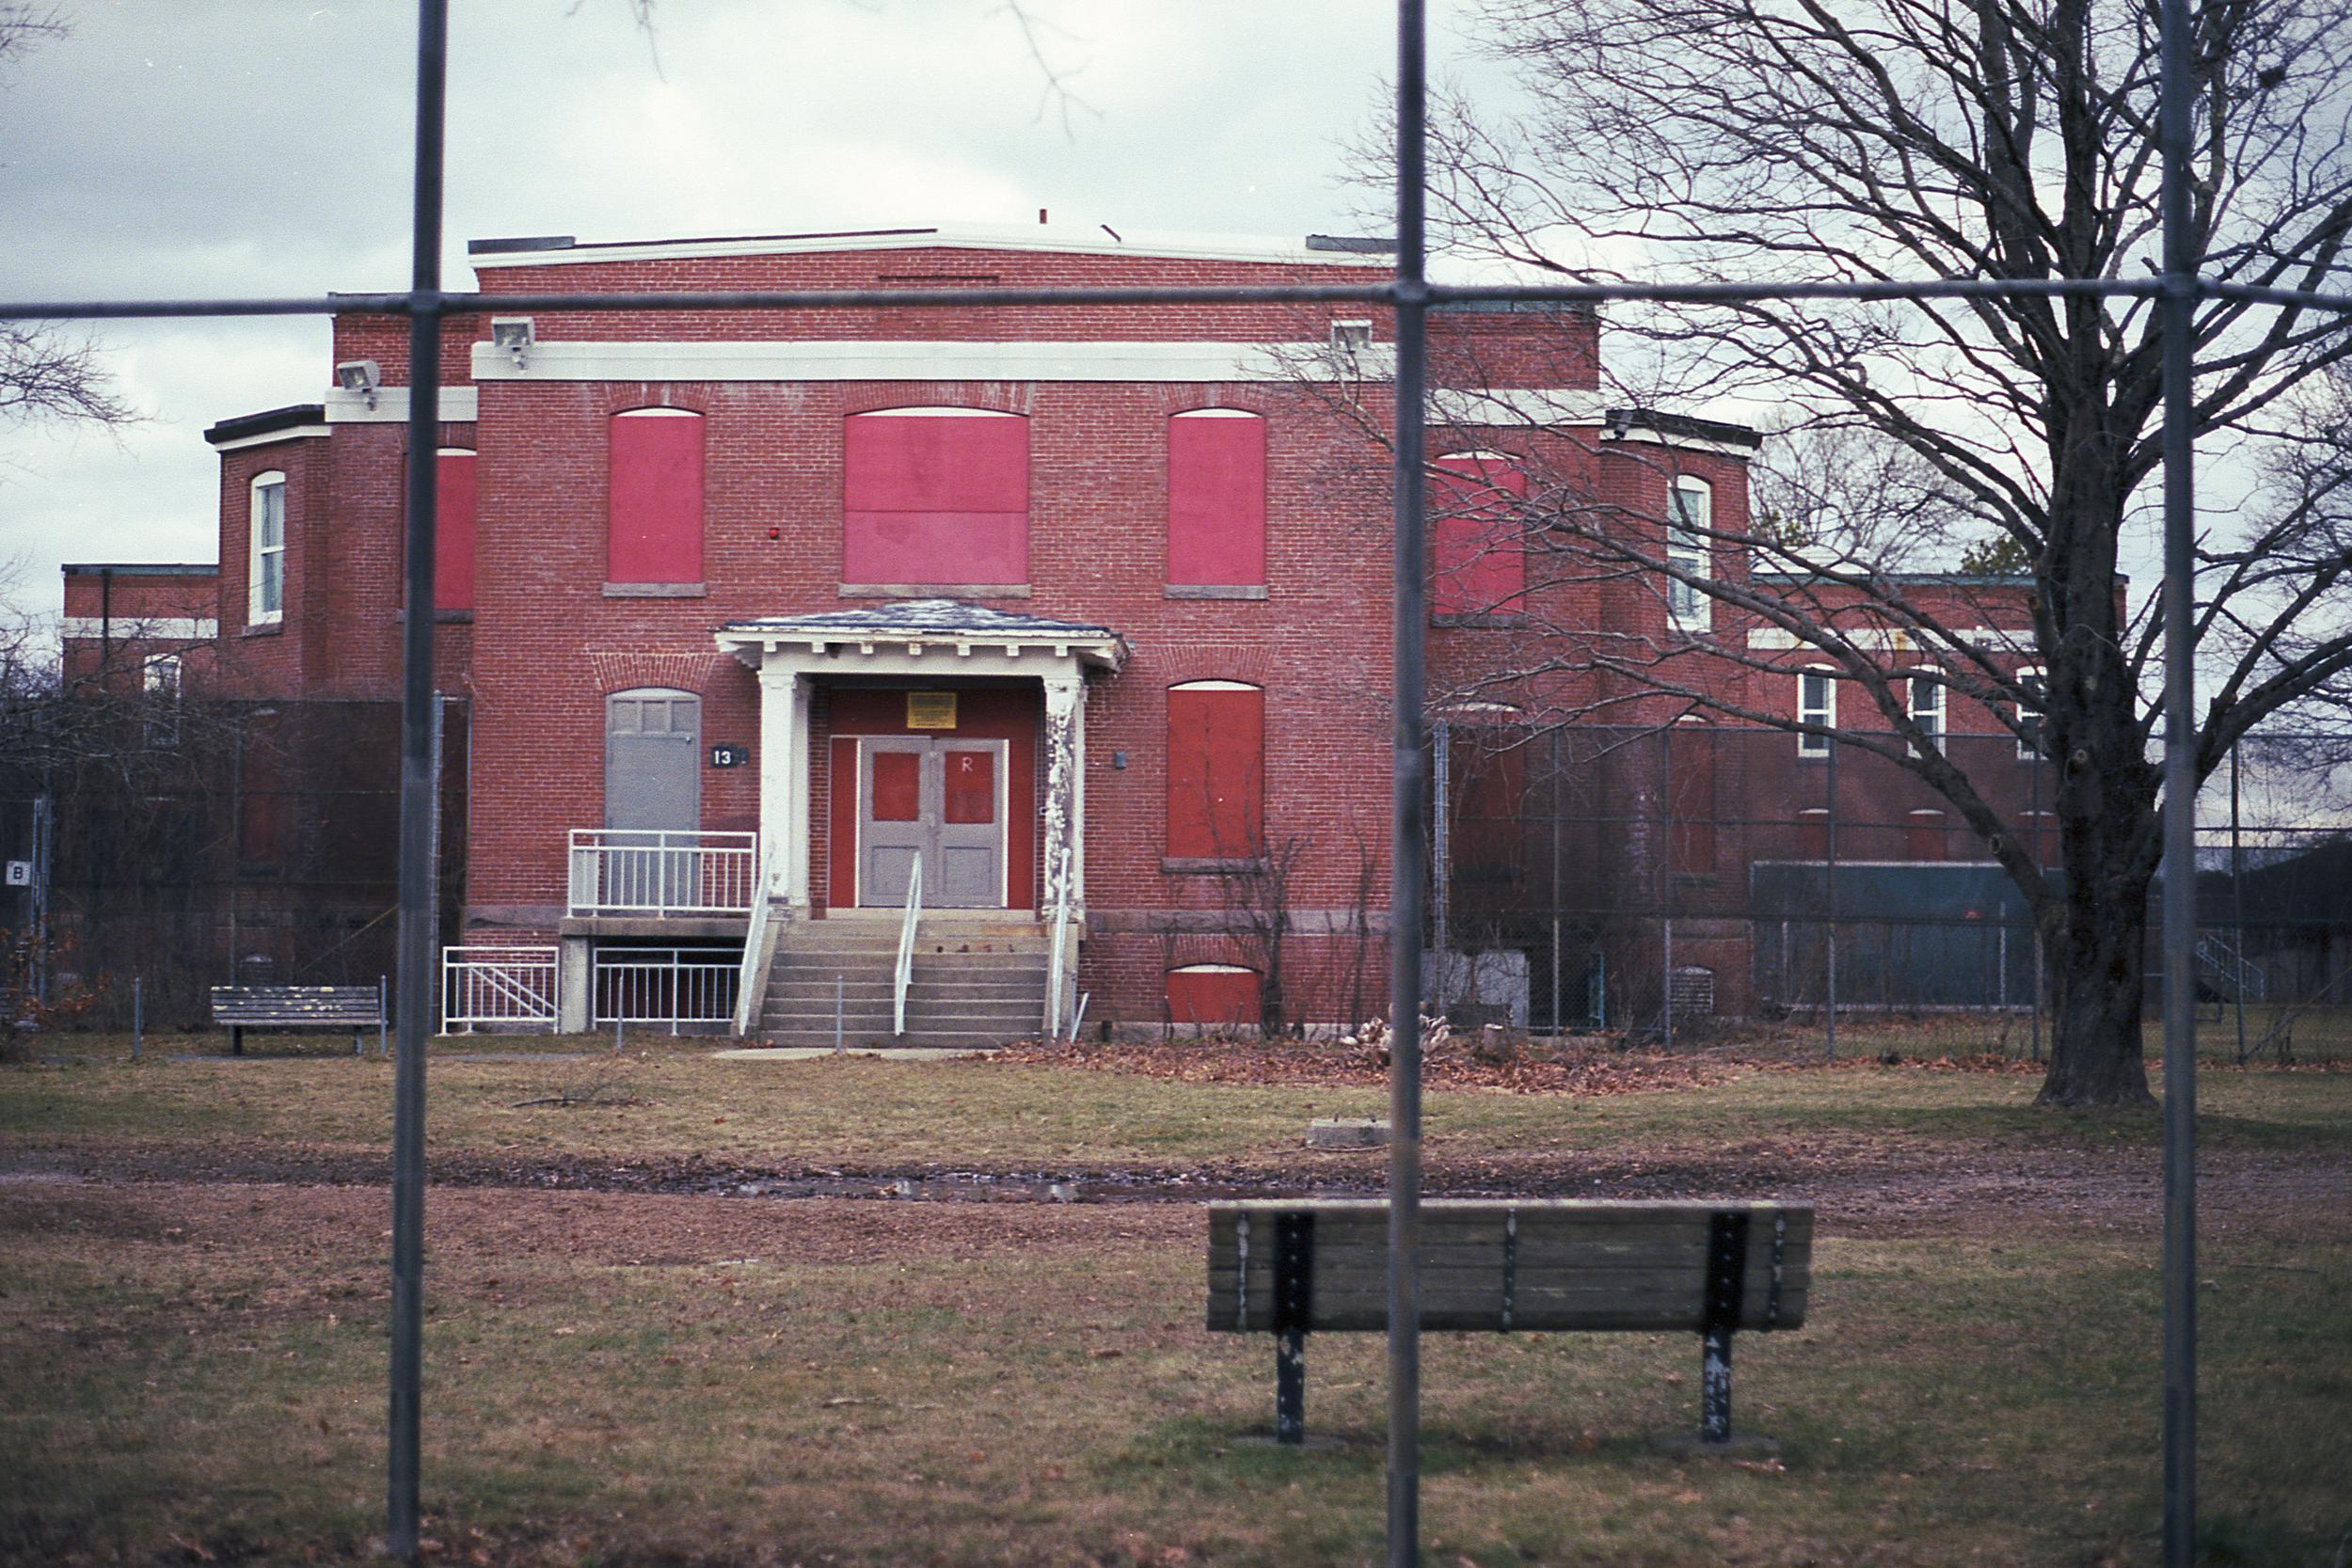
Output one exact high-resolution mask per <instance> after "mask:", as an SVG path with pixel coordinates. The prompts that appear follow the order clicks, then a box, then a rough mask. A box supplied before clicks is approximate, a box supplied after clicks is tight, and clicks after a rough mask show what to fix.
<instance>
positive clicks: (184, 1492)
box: [0, 1183, 2352, 1568]
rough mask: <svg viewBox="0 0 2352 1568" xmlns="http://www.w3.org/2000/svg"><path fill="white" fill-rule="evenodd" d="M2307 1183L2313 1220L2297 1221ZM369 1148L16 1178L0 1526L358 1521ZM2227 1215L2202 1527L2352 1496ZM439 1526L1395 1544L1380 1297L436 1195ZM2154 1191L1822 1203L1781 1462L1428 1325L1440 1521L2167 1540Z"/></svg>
mask: <svg viewBox="0 0 2352 1568" xmlns="http://www.w3.org/2000/svg"><path fill="white" fill-rule="evenodd" d="M2309 1217H2310V1216H2309V1215H2305V1216H2302V1218H2303V1219H2308V1218H2309ZM382 1223H383V1206H382V1195H381V1194H380V1193H372V1192H362V1191H349V1190H342V1191H336V1190H324V1189H315V1188H275V1189H253V1188H232V1187H176V1186H160V1187H147V1188H138V1189H131V1190H119V1189H107V1188H97V1187H87V1186H79V1185H59V1184H50V1183H40V1184H35V1183H18V1184H16V1185H15V1186H14V1187H13V1190H12V1191H11V1192H10V1194H9V1201H8V1205H7V1207H6V1209H5V1211H0V1228H4V1229H5V1232H6V1238H7V1247H8V1252H9V1253H11V1254H12V1255H14V1256H16V1257H17V1258H18V1259H20V1260H21V1262H20V1266H18V1267H15V1268H13V1269H12V1270H11V1273H12V1275H13V1277H12V1279H11V1282H10V1284H9V1286H8V1291H7V1294H6V1295H5V1297H0V1340H4V1341H5V1343H6V1345H7V1346H8V1355H7V1356H6V1357H5V1359H4V1360H0V1412H5V1413H0V1478H5V1479H0V1556H4V1557H5V1558H6V1559H7V1560H9V1561H12V1562H35V1561H40V1562H64V1563H75V1562H86V1561H87V1562H97V1561H155V1562H203V1561H212V1560H219V1561H272V1562H276V1561H299V1560H313V1559H316V1560H343V1559H347V1558H349V1557H352V1556H355V1555H358V1554H359V1553H360V1552H362V1551H363V1550H364V1549H365V1547H366V1544H367V1542H368V1541H369V1539H370V1537H371V1536H372V1534H373V1532H374V1530H375V1529H376V1528H377V1509H378V1506H379V1503H378V1497H379V1484H380V1471H379V1466H380V1463H381V1454H380V1449H379V1447H378V1444H379V1441H380V1439H379V1433H380V1421H381V1411H382V1404H381V1378H382V1363H381V1343H382V1338H381V1336H382V1330H383V1313H384V1289H383V1282H384V1259H383V1248H384V1243H383V1239H382ZM2300 1223H2301V1221H2300V1220H2298V1221H2297V1222H2296V1223H2295V1224H2289V1223H2287V1220H2286V1215H2285V1214H2284V1213H2283V1212H2279V1211H2277V1210H2275V1209H2265V1212H2264V1213H2263V1214H2261V1215H2257V1216H2255V1217H2254V1218H2252V1219H2251V1220H2244V1221H2233V1223H2232V1224H2231V1226H2230V1227H2228V1228H2227V1229H2226V1230H2224V1231H2223V1232H2221V1233H2220V1234H2217V1235H2216V1236H2214V1238H2213V1239H2212V1242H2211V1244H2210V1246H2209V1251H2208V1259H2207V1268H2206V1270H2205V1272H2206V1274H2207V1275H2208V1276H2209V1280H2210V1283H2209V1284H2208V1286H2207V1289H2206V1291H2204V1293H2203V1297H2202V1301H2201V1306H2202V1310H2203V1313H2204V1322H2205V1356H2206V1359H2205V1386H2206V1389H2207V1398H2206V1402H2205V1406H2204V1431H2205V1447H2204V1465H2203V1476H2204V1488H2205V1492H2204V1496H2205V1499H2206V1510H2207V1513H2206V1517H2207V1521H2208V1533H2209V1536H2210V1538H2211V1543H2212V1545H2213V1548H2214V1555H2213V1558H2212V1560H2216V1561H2230V1562H2248V1563H2277V1564H2289V1563H2318V1562H2326V1561H2328V1560H2330V1557H2329V1554H2330V1553H2333V1552H2336V1551H2339V1550H2341V1548H2342V1544H2343V1543H2344V1540H2345V1539H2346V1533H2345V1532H2346V1531H2347V1530H2348V1529H2352V1514H2348V1513H2347V1511H2346V1504H2345V1502H2344V1498H2345V1496H2346V1487H2347V1484H2352V1473H2348V1467H2347V1461H2346V1455H2347V1454H2352V1399H2347V1398H2346V1395H2347V1393H2352V1389H2348V1388H2347V1386H2346V1381H2345V1377H2344V1372H2343V1370H2342V1366H2341V1361H2340V1357H2338V1356H2335V1355H2332V1354H2314V1353H2317V1352H2321V1351H2323V1350H2324V1348H2325V1347H2328V1346H2334V1347H2336V1348H2338V1349H2340V1347H2341V1344H2342V1342H2343V1335H2344V1327H2345V1321H2344V1307H2343V1302H2344V1299H2345V1296H2346V1291H2348V1290H2352V1245H2347V1243H2348V1242H2352V1238H2347V1237H2346V1235H2345V1234H2344V1225H2343V1222H2342V1219H2341V1211H2340V1210H2339V1211H2338V1212H2337V1213H2336V1215H2335V1216H2332V1217H2331V1218H2330V1219H2329V1222H2328V1226H2327V1228H2328V1234H2327V1235H2325V1236H2323V1237H2321V1238H2318V1239H2316V1240H2314V1239H2313V1238H2312V1237H2310V1236H2308V1235H2299V1234H2296V1230H2297V1227H2298V1226H2299V1225H2300ZM431 1227H432V1232H433V1236H434V1246H433V1252H432V1265H431V1279H430V1291H429V1294H430V1299H431V1301H432V1303H433V1307H434V1310H433V1316H432V1320H431V1325H430V1330H429V1337H428V1367H429V1380H428V1384H427V1389H426V1401H427V1409H428V1411H429V1418H430V1426H429V1437H428V1443H427V1451H426V1475H427V1481H428V1483H427V1497H428V1507H429V1510H430V1513H431V1518H430V1521H429V1533H430V1534H431V1535H432V1536H433V1538H434V1539H435V1540H436V1541H437V1543H439V1544H440V1549H439V1550H438V1551H437V1552H436V1553H435V1554H434V1556H435V1557H436V1558H437V1560H448V1561H458V1562H467V1561H471V1562H508V1561H513V1562H527V1563H566V1564H569V1563H616V1562H673V1561H710V1562H778V1563H784V1562H793V1561H800V1562H807V1563H818V1562H865V1563H903V1562H939V1563H1006V1564H1059V1563H1067V1564H1073V1565H1077V1564H1085V1563H1096V1564H1104V1565H1110V1564H1158V1565H1167V1564H1207V1563H1217V1564H1236V1565H1247V1564H1314V1563H1353V1562H1361V1561H1364V1560H1369V1559H1370V1558H1372V1557H1374V1556H1375V1555H1376V1550H1377V1541H1378V1530H1379V1520H1380V1516H1381V1514H1380V1486H1381V1482H1380V1441H1381V1439H1380V1433H1381V1430H1382V1428H1381V1406H1380V1400H1381V1393H1380V1388H1381V1381H1382V1374H1381V1367H1380V1359H1379V1357H1380V1351H1379V1346H1378V1343H1377V1341H1376V1340H1371V1339H1362V1338H1325V1339H1320V1340H1317V1341H1314V1342H1313V1343H1312V1344H1311V1349H1310V1359H1311V1368H1312V1377H1311V1386H1310V1423H1311V1429H1312V1430H1313V1431H1314V1432H1315V1433H1318V1434H1320V1436H1321V1437H1322V1438H1323V1439H1326V1440H1327V1446H1319V1447H1317V1448H1314V1449H1311V1450H1309V1451H1308V1452H1306V1453H1304V1454H1294V1453H1288V1452H1282V1451H1278V1450H1275V1449H1271V1448H1270V1447H1268V1446H1266V1445H1265V1444H1263V1442H1262V1441H1260V1437H1261V1436H1262V1434H1263V1431H1264V1428H1265V1426H1266V1423H1267V1420H1268V1417H1269V1409H1268V1406H1269V1402H1270V1382H1271V1379H1270V1375H1269V1374H1270V1371H1271V1368H1270V1365H1269V1363H1270V1361H1271V1356H1270V1354H1269V1351H1268V1347H1267V1345H1266V1344H1265V1343H1264V1342H1263V1341H1261V1340H1257V1339H1248V1340H1245V1339H1243V1338H1238V1337H1233V1336H1223V1335H1210V1334H1207V1333H1205V1332H1203V1331H1202V1329H1201V1327H1200V1323H1199V1321H1198V1319H1199V1311H1200V1307H1199V1302H1200V1292H1201V1282H1200V1256H1199V1255H1200V1216H1199V1213H1198V1212H1197V1211H1195V1210H1192V1209H1189V1208H1177V1207H1172V1206H1152V1207H1140V1206H1138V1207H1123V1208H1083V1209H1079V1208H1062V1207H1044V1206H1028V1207H1004V1206H995V1207H991V1208H987V1209H976V1208H973V1207H969V1206H953V1205H941V1204H893V1203H876V1202H800V1203H775V1202H768V1203H763V1202H754V1201H741V1200H734V1201H730V1200H725V1199H715V1198H688V1197H648V1196H617V1195H596V1194H521V1193H511V1192H510V1193H498V1194H488V1193H448V1192H444V1193H439V1194H437V1195H436V1196H435V1199H434V1202H433V1205H432V1211H431ZM2148 1257H2149V1244H2148V1239H2147V1237H2146V1236H2145V1235H2140V1234H2117V1233H2114V1232H2113V1231H2111V1230H2109V1229H2107V1228H2106V1227H2102V1226H2097V1225H2087V1226H2086V1225H2074V1224H2068V1223H2035V1222H2029V1223H2026V1224H2023V1225H2020V1224H2018V1223H2016V1222H2015V1220H2014V1219H2013V1217H2012V1219H2011V1220H2010V1222H2008V1223H2005V1224H2002V1225H2000V1226H1998V1227H1976V1226H1969V1225H1962V1226H1958V1227H1943V1228H1940V1229H1938V1230H1937V1232H1936V1233H1933V1234H1923V1235H1915V1236H1910V1237H1905V1238H1900V1239H1884V1238H1874V1239H1861V1238H1851V1237H1849V1238H1840V1237H1838V1236H1836V1235H1835V1234H1833V1235H1831V1236H1829V1237H1827V1238H1826V1239H1825V1240H1824V1243H1823V1244H1822V1247H1821V1251H1820V1282H1819V1285H1818V1290H1817V1297H1816V1300H1817V1307H1816V1310H1815V1317H1814V1320H1813V1322H1812V1323H1810V1324H1809V1325H1808V1326H1807V1327H1806V1328H1805V1329H1804V1331H1802V1332H1799V1333H1795V1334H1789V1335H1785V1336H1781V1337H1778V1338H1772V1339H1764V1338H1750V1339H1748V1340H1745V1341H1743V1344H1742V1348H1741V1351H1740V1380H1739V1386H1738V1390H1737V1393H1738V1400H1739V1405H1738V1410H1739V1413H1740V1418H1741V1424H1742V1425H1743V1426H1748V1427H1752V1428H1756V1429H1760V1430H1763V1431H1766V1432H1769V1433H1773V1434H1775V1435H1777V1436H1779V1437H1780V1438H1781V1439H1782V1440H1783V1442H1784V1448H1783V1449H1782V1453H1781V1456H1780V1459H1779V1462H1778V1464H1779V1466H1780V1467H1777V1468H1775V1467H1773V1466H1772V1465H1751V1466H1747V1467H1741V1466H1737V1465H1729V1464H1724V1463H1722V1462H1707V1463H1691V1462H1682V1461H1677V1460H1675V1459H1672V1458H1670V1457H1667V1456H1666V1455H1663V1454H1661V1453H1658V1452H1654V1451H1653V1450H1652V1449H1650V1447H1649V1446H1648V1439H1649V1438H1650V1436H1651V1435H1653V1434H1655V1433H1664V1432H1673V1431H1678V1430H1681V1429H1683V1428H1685V1427H1687V1426H1689V1425H1690V1424H1691V1422H1692V1418H1693V1410H1692V1406H1693V1403H1694V1398H1695V1395H1694V1387H1695V1381H1696V1379H1695V1367H1694V1365H1693V1362H1694V1360H1695V1356H1694V1347H1693V1346H1692V1344H1690V1343H1687V1342H1685V1341H1684V1340H1682V1339H1679V1338H1648V1337H1629V1338H1564V1337H1535V1336H1529V1337H1512V1338H1505V1337H1500V1336H1480V1337H1470V1336H1460V1337H1451V1338H1448V1337H1434V1338H1432V1339H1431V1340H1430V1342H1429V1345H1428V1350H1427V1372H1426V1388H1427V1425H1428V1439H1429V1445H1428V1457H1427V1468H1428V1477H1429V1479H1428V1483H1427V1489H1426V1499H1427V1500H1426V1536H1427V1539H1428V1540H1429V1541H1430V1543H1431V1547H1432V1549H1431V1558H1430V1560H1432V1561H1433V1562H1438V1563H1445V1564H1457V1563H1458V1562H1460V1561H1463V1560H1467V1561H1470V1562H1471V1563H1475V1564H1479V1565H1481V1568H1493V1565H1496V1564H1509V1563H1569V1562H1604V1561H1605V1562H1613V1563H1637V1564H1640V1563H1652V1564H1678V1563H1755V1564H1766V1563H1789V1562H1798V1561H1821V1562H1887V1563H1922V1564H1928V1563H1953V1564H1959V1563H1968V1562H1979V1561H1998V1562H2005V1563H2060V1562H2062V1563H2103V1562H2113V1563H2140V1562H2148V1561H2152V1560H2153V1535H2152V1533H2151V1532H2152V1530H2153V1519H2154V1508H2155V1495H2154V1480H2153V1477H2154V1465H2153V1451H2152V1449H2153V1432H2154V1411H2155V1387H2154V1364H2153V1352H2152V1346H2153V1325H2154V1314H2155V1310H2156V1307H2155V1299H2154V1288H2153V1287H2154V1281H2153V1271H2152V1270H2151V1269H2150V1268H2149V1266H2148Z"/></svg>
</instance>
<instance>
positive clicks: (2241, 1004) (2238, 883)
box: [2230, 740, 2246, 1067]
mask: <svg viewBox="0 0 2352 1568" xmlns="http://www.w3.org/2000/svg"><path fill="white" fill-rule="evenodd" d="M2238 745H2239V742H2238V741H2235V740H2233V741H2231V742H2230V950H2231V952H2232V953H2233V955H2234V956H2235V959H2236V962H2235V967H2233V969H2232V970H2231V972H2230V990H2231V993H2232V994H2233V996H2234V997H2235V998H2236V1000H2237V1065H2238V1066H2240V1067H2244V1066H2245V1065H2246V861H2245V852H2246V851H2245V846H2244V844H2243V843H2241V842H2240V840H2239V838H2238V827H2239V822H2238V809H2237V752H2238Z"/></svg>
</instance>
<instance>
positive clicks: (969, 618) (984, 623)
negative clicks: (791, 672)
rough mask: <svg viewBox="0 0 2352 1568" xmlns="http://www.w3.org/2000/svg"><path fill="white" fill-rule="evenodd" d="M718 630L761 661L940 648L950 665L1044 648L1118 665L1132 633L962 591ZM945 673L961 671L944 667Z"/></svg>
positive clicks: (1099, 664) (746, 656) (730, 645)
mask: <svg viewBox="0 0 2352 1568" xmlns="http://www.w3.org/2000/svg"><path fill="white" fill-rule="evenodd" d="M715 635H716V637H717V638H718V641H719V646H720V647H722V648H724V649H725V650H726V651H727V652H729V653H731V654H733V655H734V656H735V657H737V658H739V659H741V660H742V661H743V662H744V663H745V664H748V665H750V666H751V667H752V668H754V669H757V668H759V667H760V666H761V664H763V663H764V662H765V661H766V660H767V657H768V656H769V655H771V654H775V653H779V652H786V651H789V652H795V653H805V654H813V655H816V656H818V657H832V656H835V655H837V654H850V655H861V654H862V655H869V656H870V655H873V654H876V653H887V654H891V655H901V654H903V655H905V656H907V657H914V658H924V657H927V656H929V655H932V654H936V655H938V656H939V661H940V663H941V665H942V666H943V667H944V666H946V665H949V664H951V663H955V662H959V661H961V660H965V659H969V658H971V657H973V656H974V655H975V654H988V655H993V656H1001V657H1003V658H1007V659H1017V658H1019V657H1021V656H1022V655H1023V654H1025V653H1031V652H1036V653H1043V654H1049V655H1051V656H1052V657H1055V658H1057V659H1070V658H1075V659H1077V660H1078V661H1079V662H1080V663H1083V664H1090V665H1093V666H1094V667H1095V668H1097V669H1101V670H1108V671H1113V672H1116V671H1117V670H1118V669H1119V667H1120V665H1121V664H1123V663H1125V662H1126V659H1127V644H1126V641H1125V640H1124V639H1122V638H1121V637H1120V635H1119V634H1118V633H1117V632H1115V631H1113V630H1111V628H1110V627H1108V626H1089V625H1086V624H1084V623H1081V622H1075V621H1057V620H1054V619H1052V618H1051V617H1048V616H1044V615H1025V614H1020V613H1017V612H1015V611H1011V610H993V609H991V608H990V607H988V606H987V605H979V604H971V603H968V602H966V601H964V600H961V599H902V600H898V601H896V602H893V603H890V604H886V605H877V606H875V607H873V608H871V609H865V610H818V611H817V612H815V613H813V614H808V615H767V616H759V617H756V618H755V619H752V620H747V621H730V622H728V623H727V624H726V625H725V626H721V627H720V628H719V629H718V631H717V632H716V634H715ZM995 662H996V661H995V659H993V658H992V659H991V660H990V663H991V664H992V665H993V664H995ZM940 673H943V674H953V673H958V672H957V671H955V670H953V669H948V668H943V669H942V670H941V672H940Z"/></svg>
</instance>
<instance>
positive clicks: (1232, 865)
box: [1160, 855, 1265, 877]
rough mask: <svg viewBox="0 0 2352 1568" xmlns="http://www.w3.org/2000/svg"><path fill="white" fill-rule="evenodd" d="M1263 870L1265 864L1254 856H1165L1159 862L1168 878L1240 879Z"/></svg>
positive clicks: (1161, 869)
mask: <svg viewBox="0 0 2352 1568" xmlns="http://www.w3.org/2000/svg"><path fill="white" fill-rule="evenodd" d="M1264 869H1265V862H1264V861H1263V859H1261V858H1260V857H1258V856H1255V855H1232V856H1227V855H1167V856H1163V857H1162V858H1161V860H1160V871H1161V872H1162V874H1163V875H1166V876H1169V877H1241V876H1247V875H1248V873H1250V872H1253V871H1263V870H1264Z"/></svg>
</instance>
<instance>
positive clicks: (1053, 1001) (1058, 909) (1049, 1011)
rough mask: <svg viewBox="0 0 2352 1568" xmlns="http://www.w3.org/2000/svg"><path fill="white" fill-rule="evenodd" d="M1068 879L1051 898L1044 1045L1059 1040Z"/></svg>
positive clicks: (1065, 963) (1066, 966)
mask: <svg viewBox="0 0 2352 1568" xmlns="http://www.w3.org/2000/svg"><path fill="white" fill-rule="evenodd" d="M1069 938H1070V879H1069V878H1068V877H1064V878H1063V879H1062V884H1061V887H1060V888H1059V889H1058V890H1057V892H1056V893H1055V895H1054V940H1053V958H1051V959H1050V960H1049V962H1048V965H1047V968H1046V971H1045V1042H1046V1043H1047V1044H1048V1045H1051V1044H1052V1043H1053V1042H1054V1041H1056V1040H1057V1039H1059V1038H1061V1013H1062V994H1061V993H1062V978H1063V976H1064V975H1066V974H1069V972H1070V970H1069V963H1070V960H1069V957H1068V955H1069Z"/></svg>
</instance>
